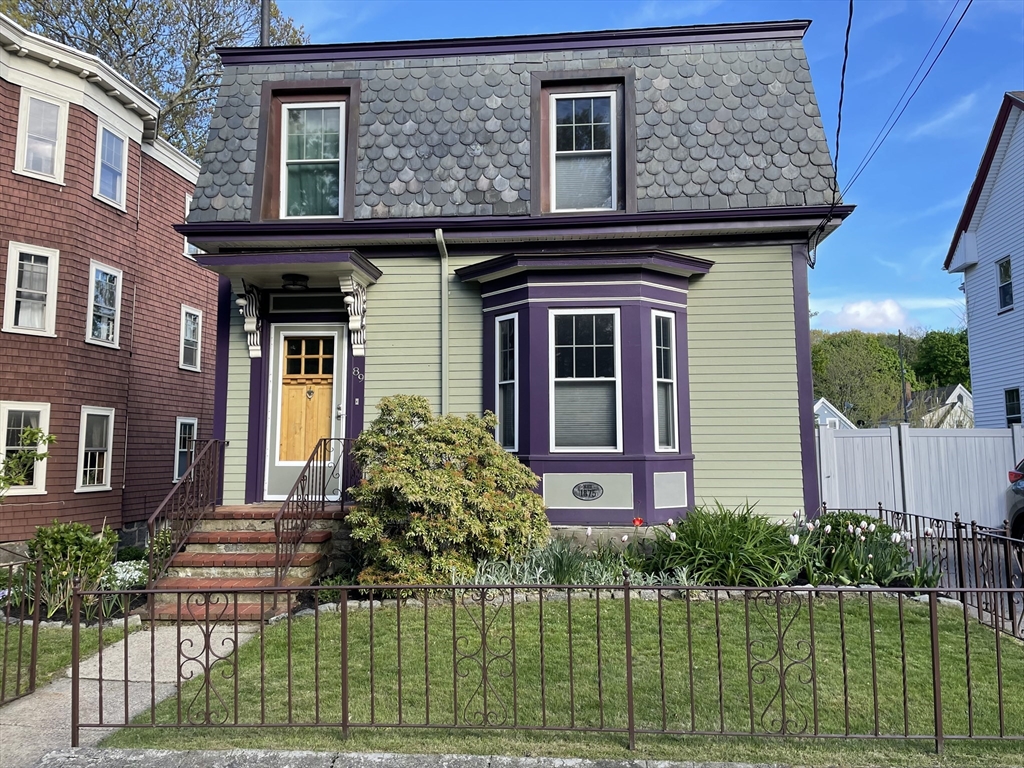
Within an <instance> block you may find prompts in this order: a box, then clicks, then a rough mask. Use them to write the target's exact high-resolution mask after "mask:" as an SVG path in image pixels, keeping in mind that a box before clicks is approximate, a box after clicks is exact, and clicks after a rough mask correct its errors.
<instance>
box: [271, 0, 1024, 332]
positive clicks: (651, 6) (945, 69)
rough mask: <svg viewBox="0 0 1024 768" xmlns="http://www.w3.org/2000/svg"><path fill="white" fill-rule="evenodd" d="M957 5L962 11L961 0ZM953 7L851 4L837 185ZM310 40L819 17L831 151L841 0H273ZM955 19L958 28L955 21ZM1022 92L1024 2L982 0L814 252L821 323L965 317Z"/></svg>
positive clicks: (811, 46) (820, 72) (818, 59)
mask: <svg viewBox="0 0 1024 768" xmlns="http://www.w3.org/2000/svg"><path fill="white" fill-rule="evenodd" d="M957 1H958V2H959V6H958V10H957V11H956V13H955V15H954V17H953V20H954V21H955V19H956V18H957V17H959V15H960V10H961V9H962V8H963V6H964V5H965V4H966V2H967V0H957ZM953 3H954V0H855V8H854V22H853V33H852V36H851V42H850V61H849V65H848V69H847V79H846V97H845V103H844V107H843V131H842V136H841V139H840V141H841V148H840V152H841V154H840V158H839V180H840V183H841V185H842V186H843V188H844V191H845V188H846V185H847V184H848V182H849V179H850V177H851V174H852V172H853V170H854V168H855V167H856V166H857V165H858V164H859V163H860V160H861V159H862V158H863V157H864V155H865V153H866V151H867V149H868V147H869V146H870V144H871V142H872V140H873V139H874V138H875V135H876V133H877V132H878V130H879V129H880V128H881V126H882V124H883V122H884V121H885V119H886V117H887V115H888V114H889V111H890V110H891V109H892V107H893V106H894V105H895V104H896V102H897V100H898V99H899V98H900V94H902V93H903V90H904V88H905V87H906V85H907V83H908V82H909V81H910V78H911V76H912V75H913V73H914V70H915V69H917V66H918V64H919V63H920V61H921V59H922V57H923V56H924V54H925V51H927V49H928V47H929V46H930V45H931V43H932V40H933V39H934V38H935V35H936V34H937V33H938V30H939V28H940V26H941V25H942V23H943V21H945V19H946V18H947V16H948V15H949V13H950V10H951V8H952V6H953ZM278 4H279V5H280V6H281V9H282V10H283V11H284V12H285V13H286V14H288V15H290V16H292V17H293V18H294V19H295V20H296V21H298V22H299V23H301V24H303V25H304V26H305V27H306V31H307V32H308V33H309V34H310V37H311V38H312V41H313V42H314V43H335V42H356V41H372V40H408V39H420V38H435V37H472V36H481V35H513V34H531V33H542V32H568V31H579V30H586V29H616V28H618V29H624V28H630V27H645V26H669V25H675V24H715V23H724V22H737V21H768V20H781V19H794V18H800V19H811V20H812V21H813V24H812V25H811V28H810V30H809V31H808V33H807V36H806V37H805V38H804V45H805V47H806V50H807V56H808V59H809V61H810V64H811V74H812V76H813V78H814V86H815V90H816V92H817V96H818V103H819V105H820V107H821V111H822V117H823V121H824V124H825V130H826V133H827V135H828V137H829V146H830V148H831V150H832V153H833V157H834V156H835V130H836V107H837V104H838V100H839V74H840V68H841V66H842V52H843V34H844V32H845V28H846V10H847V4H846V2H845V0H835V1H831V2H830V1H824V0H818V1H817V2H809V1H807V0H677V1H675V2H670V1H669V0H641V1H640V2H637V1H636V0H633V1H632V2H630V1H628V0H355V1H350V0H278ZM951 23H952V22H951ZM1019 89H1024V0H975V2H974V4H973V6H972V7H971V9H970V11H968V13H967V16H966V17H965V18H964V21H963V23H962V24H961V25H960V28H959V29H958V30H957V32H956V34H955V35H954V36H953V39H952V40H951V41H950V43H949V45H948V46H947V48H946V50H945V52H944V53H943V55H942V58H940V59H939V61H938V63H937V64H936V65H935V68H934V70H933V71H932V73H931V74H930V75H929V77H928V79H927V81H926V82H925V83H924V85H923V86H922V87H921V89H920V91H919V92H918V93H917V95H916V97H915V98H914V101H913V102H912V103H911V105H910V107H909V108H908V109H907V111H906V113H905V114H904V115H903V117H902V119H901V120H900V123H899V124H898V125H897V126H896V128H895V130H893V132H892V133H891V134H890V135H889V138H888V139H887V140H886V142H885V144H884V145H883V146H882V148H881V150H880V151H879V152H878V154H877V155H876V156H875V158H874V160H873V161H872V162H871V165H870V166H869V167H868V169H867V171H865V172H864V174H863V175H862V176H861V177H860V179H858V180H857V183H856V185H854V186H853V187H852V189H850V190H849V191H848V192H846V194H845V197H846V202H848V203H855V204H856V205H857V211H856V212H855V213H854V215H853V216H851V217H850V218H849V219H848V220H847V222H846V223H845V224H844V225H843V226H842V227H841V228H840V229H839V231H838V232H836V233H835V234H833V235H832V236H831V237H830V238H829V239H828V240H827V241H826V242H825V243H823V244H822V246H821V247H820V248H819V249H818V263H817V267H816V268H815V269H814V270H813V271H812V272H811V274H810V286H811V309H812V310H815V311H817V312H818V313H819V314H818V315H817V316H816V317H815V318H814V320H813V321H812V324H813V325H814V326H816V327H819V328H826V329H833V330H835V329H843V328H860V329H862V330H868V331H882V330H885V331H890V330H896V329H897V328H901V329H903V330H908V329H912V328H915V327H917V328H922V327H923V328H946V327H952V326H958V325H960V324H961V320H962V317H963V294H962V293H960V291H959V290H958V286H959V283H960V280H959V278H958V276H956V275H948V274H946V273H945V272H943V271H942V261H943V258H944V257H945V254H946V249H947V248H948V246H949V241H950V237H951V235H952V231H953V228H954V226H955V225H956V221H957V219H958V218H959V215H960V211H961V209H962V207H963V203H964V200H965V198H966V196H967V192H968V190H969V189H970V186H971V182H972V181H973V179H974V174H975V172H976V171H977V168H978V162H979V160H980V159H981V154H982V151H983V150H984V146H985V142H986V140H987V139H988V135H989V132H990V130H991V128H992V123H993V121H994V119H995V115H996V111H997V110H998V108H999V104H1000V102H1001V100H1002V94H1003V93H1004V92H1005V91H1009V90H1019Z"/></svg>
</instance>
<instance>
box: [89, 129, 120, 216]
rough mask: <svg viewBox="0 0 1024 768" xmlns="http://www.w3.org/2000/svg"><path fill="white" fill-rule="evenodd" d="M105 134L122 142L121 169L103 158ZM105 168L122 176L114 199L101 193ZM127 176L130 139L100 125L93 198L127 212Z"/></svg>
mask: <svg viewBox="0 0 1024 768" xmlns="http://www.w3.org/2000/svg"><path fill="white" fill-rule="evenodd" d="M104 133H109V134H110V135H111V136H113V137H114V138H116V139H118V140H119V141H120V142H121V157H120V158H119V162H120V167H117V168H115V167H114V166H112V165H110V164H109V163H107V162H105V160H104V157H103V134H104ZM104 166H106V167H108V168H113V169H114V171H115V172H117V173H118V174H120V175H119V177H118V179H117V191H116V192H115V194H114V197H107V196H106V195H105V194H103V193H102V192H101V191H100V189H101V186H100V182H101V180H102V173H103V168H104ZM127 176H128V138H127V137H126V136H125V135H124V134H122V133H118V132H117V131H115V130H114V129H113V128H111V127H110V126H109V125H106V124H104V123H100V124H99V127H98V128H97V130H96V166H95V173H94V178H93V190H92V196H93V197H95V198H96V199H97V200H102V201H103V202H104V203H107V204H109V205H112V206H114V207H115V208H119V209H121V210H122V211H123V210H125V189H126V187H127V183H128V179H127Z"/></svg>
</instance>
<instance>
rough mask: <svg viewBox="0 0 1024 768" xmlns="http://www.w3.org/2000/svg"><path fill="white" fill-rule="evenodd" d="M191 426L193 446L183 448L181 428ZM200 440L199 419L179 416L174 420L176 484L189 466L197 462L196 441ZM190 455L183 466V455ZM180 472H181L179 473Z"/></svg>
mask: <svg viewBox="0 0 1024 768" xmlns="http://www.w3.org/2000/svg"><path fill="white" fill-rule="evenodd" d="M186 424H188V425H190V426H191V427H192V444H191V445H190V446H187V447H185V448H182V447H181V428H182V427H183V426H184V425H186ZM198 438H199V419H197V418H196V417H194V416H179V417H178V418H176V419H175V420H174V478H173V480H174V482H178V481H179V480H180V479H181V478H182V475H184V474H185V472H184V470H186V469H188V468H189V465H191V464H192V462H193V461H194V460H195V457H196V440H197V439H198ZM183 453H187V454H188V461H186V462H185V465H184V466H182V464H181V458H182V454H183ZM179 470H180V471H179Z"/></svg>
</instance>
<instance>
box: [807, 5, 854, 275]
mask: <svg viewBox="0 0 1024 768" xmlns="http://www.w3.org/2000/svg"><path fill="white" fill-rule="evenodd" d="M852 29H853V0H850V11H849V13H848V14H847V17H846V40H845V42H844V43H843V70H842V72H841V73H840V75H839V110H838V114H837V116H836V162H835V175H834V176H833V178H832V205H831V206H830V207H829V209H828V214H827V215H826V216H825V218H824V219H822V221H821V224H819V225H818V226H817V227H815V229H814V232H812V233H811V236H810V237H809V238H807V239H808V244H809V245H810V248H808V249H807V263H808V265H809V266H810V267H811V269H814V264H815V262H817V260H818V259H817V251H818V240H819V239H820V236H821V233H823V232H824V231H825V227H827V226H828V224H829V222H830V221H832V214H833V213H835V210H836V205H837V204H838V203H839V132H840V131H841V130H842V128H843V98H844V97H845V96H846V65H847V62H849V60H850V30H852Z"/></svg>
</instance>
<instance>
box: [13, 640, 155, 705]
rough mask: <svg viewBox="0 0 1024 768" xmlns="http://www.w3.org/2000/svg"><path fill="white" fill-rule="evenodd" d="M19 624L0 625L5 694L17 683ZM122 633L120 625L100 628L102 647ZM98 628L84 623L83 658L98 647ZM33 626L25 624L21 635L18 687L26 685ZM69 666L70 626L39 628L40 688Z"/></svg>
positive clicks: (37, 677) (38, 682) (38, 663)
mask: <svg viewBox="0 0 1024 768" xmlns="http://www.w3.org/2000/svg"><path fill="white" fill-rule="evenodd" d="M137 629H139V627H138V626H135V627H129V629H128V632H129V634H131V633H132V632H134V631H136V630H137ZM18 634H19V633H18V627H16V626H13V625H12V626H11V627H10V628H9V631H8V632H6V633H5V632H4V628H3V627H2V626H0V659H2V658H3V650H2V649H3V647H4V643H7V659H8V664H7V665H6V667H5V668H4V669H0V676H6V686H7V687H6V690H7V693H8V695H10V692H11V691H12V690H13V687H14V686H15V685H16V684H17V683H18V676H19V671H18V669H17V667H16V666H15V659H16V658H17V655H18V640H19V637H18ZM123 635H124V631H123V628H122V627H120V626H119V627H108V628H106V629H104V630H103V647H104V648H106V647H108V646H110V645H113V644H114V643H116V642H118V641H119V640H120V639H121V637H122V636H123ZM99 640H100V637H99V630H98V629H97V628H96V627H83V628H82V632H81V638H80V644H81V646H80V647H81V654H82V658H83V659H84V658H88V657H89V656H92V655H93V654H94V653H96V652H97V651H99ZM31 641H32V630H31V629H30V628H29V627H25V632H24V634H23V636H22V638H21V671H20V683H21V684H20V686H19V689H20V690H21V691H25V690H27V689H28V669H29V662H30V660H31V653H32V651H31V647H30V643H31ZM69 666H71V629H70V628H63V627H52V628H51V627H46V628H45V629H40V630H39V652H38V657H37V661H36V687H37V688H39V687H41V686H43V685H45V684H46V683H48V682H50V681H51V680H52V679H53V678H55V677H57V676H58V675H61V674H63V673H64V670H66V669H67V668H68V667H69Z"/></svg>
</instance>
